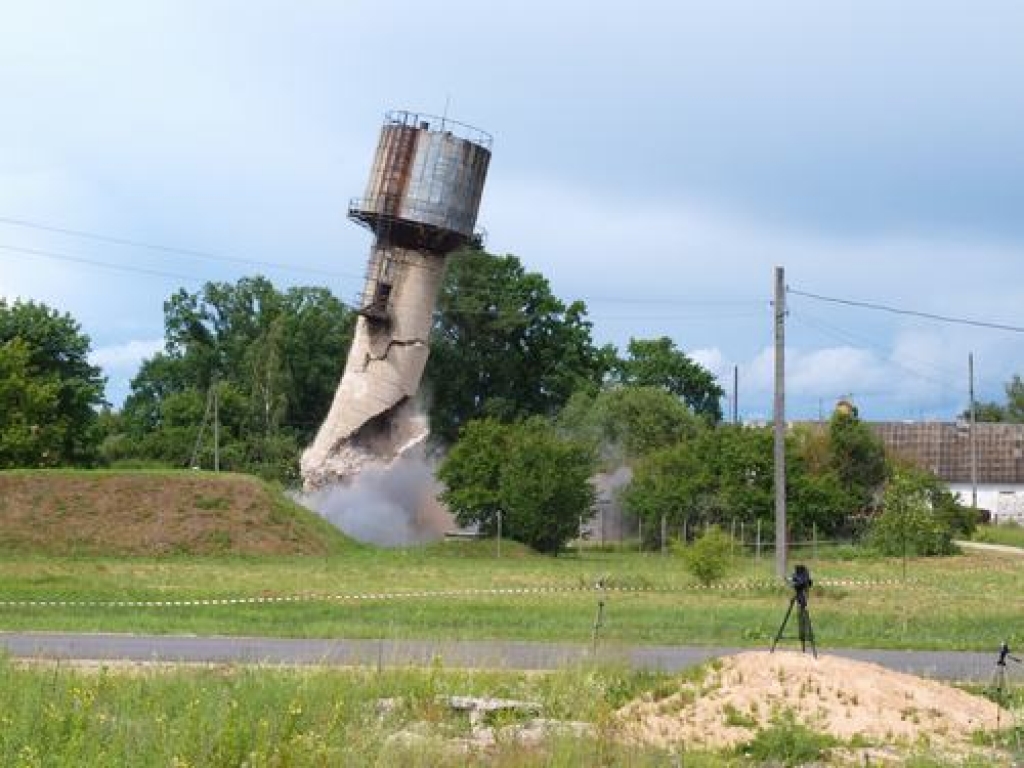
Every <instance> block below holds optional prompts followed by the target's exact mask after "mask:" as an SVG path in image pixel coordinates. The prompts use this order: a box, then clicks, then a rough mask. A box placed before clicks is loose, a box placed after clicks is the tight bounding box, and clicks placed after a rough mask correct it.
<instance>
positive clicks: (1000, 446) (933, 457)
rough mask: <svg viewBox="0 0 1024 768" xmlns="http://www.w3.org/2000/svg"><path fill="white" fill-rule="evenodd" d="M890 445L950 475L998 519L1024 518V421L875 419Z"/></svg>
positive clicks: (953, 485) (954, 486) (965, 495)
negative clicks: (885, 420)
mask: <svg viewBox="0 0 1024 768" xmlns="http://www.w3.org/2000/svg"><path fill="white" fill-rule="evenodd" d="M870 426H871V428H872V429H874V430H875V432H876V433H877V434H878V436H879V437H881V438H882V442H883V443H885V447H886V449H887V450H888V451H889V452H891V453H894V454H897V455H899V456H902V457H903V458H905V459H907V460H908V461H911V462H913V463H914V464H917V465H918V466H920V467H922V468H923V469H927V470H928V471H930V472H932V473H933V474H935V475H936V476H937V477H939V478H940V479H942V480H943V481H945V482H946V483H947V484H948V486H949V489H950V491H952V492H953V493H955V494H957V495H958V496H959V497H960V502H961V503H963V504H967V505H970V504H971V503H972V501H973V499H974V497H975V496H976V498H977V506H978V508H980V509H984V510H987V511H988V512H989V514H990V515H991V520H992V522H993V523H1004V522H1016V523H1020V524H1024V424H998V423H988V422H986V423H981V424H975V425H974V430H975V431H974V437H973V440H972V439H971V425H970V424H968V423H967V422H872V423H870Z"/></svg>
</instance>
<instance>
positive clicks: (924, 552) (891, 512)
mask: <svg viewBox="0 0 1024 768" xmlns="http://www.w3.org/2000/svg"><path fill="white" fill-rule="evenodd" d="M928 490H929V489H928V487H927V485H926V484H925V483H924V482H922V480H921V478H919V477H917V476H916V475H913V474H908V473H904V472H899V471H897V472H896V473H894V474H893V476H892V478H891V479H890V480H889V483H888V485H887V486H886V489H885V497H884V500H883V502H882V504H883V509H882V512H881V513H880V514H879V515H878V517H876V518H875V520H874V522H873V523H872V525H871V530H870V532H869V534H868V541H869V543H870V544H871V546H872V547H874V548H875V549H877V550H878V551H879V552H881V553H882V554H883V555H888V556H893V557H895V556H899V555H902V554H908V555H913V556H929V555H949V554H953V553H954V552H956V547H955V546H954V544H953V534H952V531H951V530H950V528H949V525H947V524H946V522H945V521H944V520H943V519H942V517H940V516H939V515H938V514H937V513H936V511H935V510H934V508H933V507H932V503H931V500H930V498H929V493H928Z"/></svg>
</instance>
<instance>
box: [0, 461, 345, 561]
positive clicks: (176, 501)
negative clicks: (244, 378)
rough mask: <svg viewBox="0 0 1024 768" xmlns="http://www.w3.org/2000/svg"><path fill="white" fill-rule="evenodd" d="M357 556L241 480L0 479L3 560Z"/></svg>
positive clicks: (175, 476)
mask: <svg viewBox="0 0 1024 768" xmlns="http://www.w3.org/2000/svg"><path fill="white" fill-rule="evenodd" d="M353 546H356V545H355V544H353V543H352V542H351V541H350V540H349V539H347V538H346V537H345V536H344V535H343V534H342V533H341V532H340V531H338V530H337V529H335V528H334V527H333V526H331V525H330V524H329V523H327V522H325V521H323V520H322V519H320V518H319V517H317V516H316V515H315V514H313V513H312V512H310V511H308V510H306V509H305V508H303V507H301V506H299V505H297V504H295V503H294V502H292V501H290V500H289V499H287V498H286V497H285V496H284V495H283V494H282V493H281V492H280V491H279V490H276V489H274V488H272V487H271V486H269V485H268V484H267V483H265V482H263V481H261V480H259V479H257V478H254V477H250V476H247V475H235V474H228V473H220V474H212V473H207V472H195V471H181V472H173V471H159V472H123V471H117V472H113V471H66V470H46V471H44V470H39V471H12V472H0V552H6V553H22V554H41V555H170V554H183V555H212V554H239V555H326V554H331V553H334V552H338V551H340V550H343V549H346V548H349V547H353Z"/></svg>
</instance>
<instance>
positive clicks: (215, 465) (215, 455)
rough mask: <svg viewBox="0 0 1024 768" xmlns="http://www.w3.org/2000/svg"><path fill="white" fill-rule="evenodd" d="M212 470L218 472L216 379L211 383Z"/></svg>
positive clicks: (218, 413)
mask: <svg viewBox="0 0 1024 768" xmlns="http://www.w3.org/2000/svg"><path fill="white" fill-rule="evenodd" d="M213 471H214V472H220V411H219V403H218V402H217V382H216V381H215V382H214V383H213Z"/></svg>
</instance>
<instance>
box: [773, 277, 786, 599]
mask: <svg viewBox="0 0 1024 768" xmlns="http://www.w3.org/2000/svg"><path fill="white" fill-rule="evenodd" d="M774 410H775V575H776V576H778V577H779V578H780V579H784V578H786V271H785V269H784V268H783V267H776V268H775V409H774Z"/></svg>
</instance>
